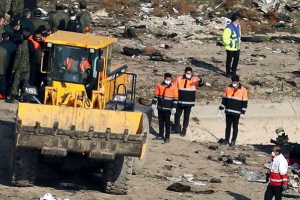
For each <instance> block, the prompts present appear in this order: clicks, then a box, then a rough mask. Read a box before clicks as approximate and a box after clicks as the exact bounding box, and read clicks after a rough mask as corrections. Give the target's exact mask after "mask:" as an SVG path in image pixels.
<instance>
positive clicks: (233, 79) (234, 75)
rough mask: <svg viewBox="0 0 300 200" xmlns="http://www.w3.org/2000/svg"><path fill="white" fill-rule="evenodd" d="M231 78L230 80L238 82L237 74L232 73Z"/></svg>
mask: <svg viewBox="0 0 300 200" xmlns="http://www.w3.org/2000/svg"><path fill="white" fill-rule="evenodd" d="M231 80H232V81H236V82H239V81H240V77H239V76H238V75H236V74H233V75H232V76H231Z"/></svg>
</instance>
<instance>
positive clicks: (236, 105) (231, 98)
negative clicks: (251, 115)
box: [218, 74, 248, 147]
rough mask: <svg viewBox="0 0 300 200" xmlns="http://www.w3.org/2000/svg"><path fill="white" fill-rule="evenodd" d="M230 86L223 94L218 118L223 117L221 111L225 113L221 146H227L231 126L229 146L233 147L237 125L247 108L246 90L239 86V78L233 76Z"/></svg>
mask: <svg viewBox="0 0 300 200" xmlns="http://www.w3.org/2000/svg"><path fill="white" fill-rule="evenodd" d="M231 80H232V84H230V85H229V86H228V87H227V88H226V89H225V92H224V96H223V99H222V103H221V105H220V107H219V114H218V115H219V117H221V116H222V115H223V110H225V113H226V129H225V140H224V141H223V142H222V143H221V144H222V145H228V144H229V138H230V132H231V126H232V127H233V136H232V139H231V143H230V144H229V146H231V147H233V146H235V141H236V138H237V135H238V125H239V119H240V117H242V118H243V117H244V114H245V112H246V109H247V106H248V92H247V89H246V88H245V87H244V86H242V84H240V82H239V81H240V78H239V76H238V75H236V74H234V75H232V77H231Z"/></svg>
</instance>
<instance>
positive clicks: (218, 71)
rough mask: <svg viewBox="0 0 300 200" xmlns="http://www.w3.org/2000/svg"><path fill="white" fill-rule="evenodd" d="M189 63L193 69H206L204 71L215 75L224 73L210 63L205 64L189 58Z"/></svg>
mask: <svg viewBox="0 0 300 200" xmlns="http://www.w3.org/2000/svg"><path fill="white" fill-rule="evenodd" d="M189 61H190V63H191V64H192V65H194V66H195V67H200V68H203V69H206V70H210V71H212V72H217V73H222V74H223V73H225V72H224V71H223V70H221V69H220V68H219V67H217V66H215V65H213V64H211V63H207V62H204V61H201V60H198V59H195V58H194V57H190V58H189ZM220 65H222V64H221V63H220Z"/></svg>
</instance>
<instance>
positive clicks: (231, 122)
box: [225, 114, 240, 142]
mask: <svg viewBox="0 0 300 200" xmlns="http://www.w3.org/2000/svg"><path fill="white" fill-rule="evenodd" d="M239 119H240V115H232V114H226V129H225V140H226V141H228V142H229V138H230V132H231V126H232V128H233V131H232V139H231V141H233V142H235V141H236V138H237V135H238V131H239V130H238V125H239Z"/></svg>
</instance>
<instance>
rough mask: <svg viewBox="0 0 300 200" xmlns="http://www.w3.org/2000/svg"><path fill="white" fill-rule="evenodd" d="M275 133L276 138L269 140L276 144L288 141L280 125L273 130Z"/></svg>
mask: <svg viewBox="0 0 300 200" xmlns="http://www.w3.org/2000/svg"><path fill="white" fill-rule="evenodd" d="M275 132H276V134H277V135H278V136H277V138H276V140H273V139H271V140H270V142H271V143H273V144H276V145H283V144H287V143H288V142H289V137H288V135H286V134H285V131H284V129H283V128H282V127H280V128H277V129H276V130H275Z"/></svg>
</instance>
